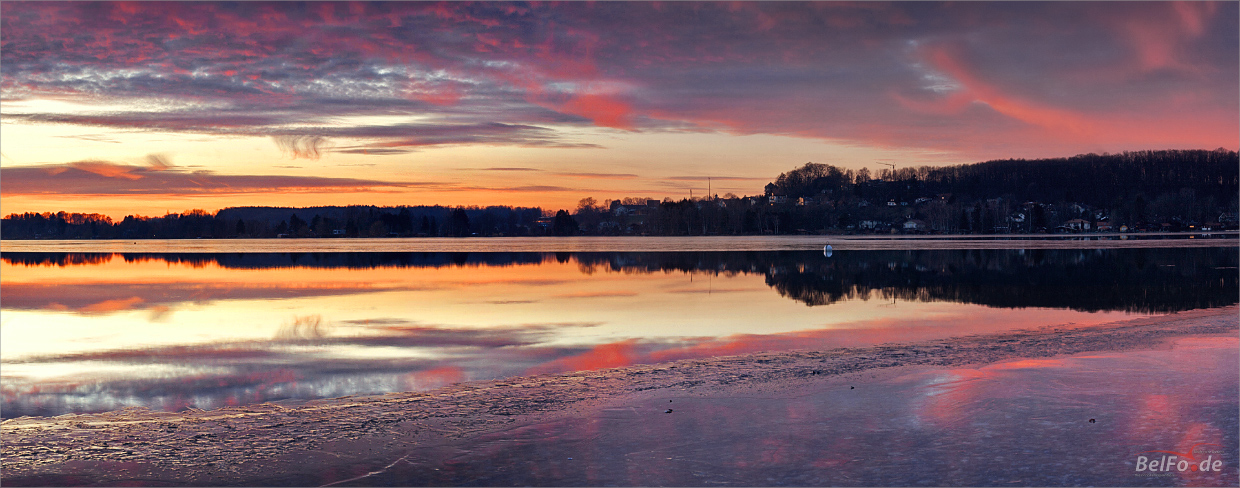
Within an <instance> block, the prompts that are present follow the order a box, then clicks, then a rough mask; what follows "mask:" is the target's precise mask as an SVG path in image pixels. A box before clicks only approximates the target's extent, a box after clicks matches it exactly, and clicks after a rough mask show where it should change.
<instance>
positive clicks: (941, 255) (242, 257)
mask: <svg viewBox="0 0 1240 488" xmlns="http://www.w3.org/2000/svg"><path fill="white" fill-rule="evenodd" d="M824 242H825V243H829V244H831V245H832V247H833V250H832V252H829V253H828V252H824V250H823V246H824ZM1236 246H1237V241H1236V239H1235V236H1234V235H1229V236H1224V237H1222V238H1220V237H1218V236H1194V238H1193V239H1187V238H1186V239H1177V240H1167V239H1149V238H1141V239H1137V238H1132V239H1123V240H1121V239H1119V238H1118V237H1114V238H1109V239H1108V240H1081V239H1074V240H1065V239H1062V238H1053V239H1038V240H1024V241H1022V240H1010V239H994V238H991V239H973V240H968V239H934V238H918V239H873V238H869V239H856V238H837V237H831V238H827V237H824V236H804V237H789V238H769V237H755V238H724V237H721V238H691V239H678V238H595V239H459V240H454V239H408V240H406V239H378V240H320V241H315V240H305V241H302V240H261V241H242V240H229V241H209V240H196V241H54V242H48V241H23V242H13V241H5V242H4V243H3V251H4V252H3V255H2V256H0V295H2V296H3V303H2V304H0V308H2V312H3V313H2V315H3V318H2V319H0V358H2V359H0V362H2V365H3V367H2V368H0V376H2V377H3V381H2V389H3V404H2V405H0V410H2V411H3V416H4V418H14V417H20V416H25V415H41V416H50V415H60V414H64V413H82V412H100V411H107V410H114V409H119V408H123V407H128V406H143V407H148V408H151V409H154V410H165V411H179V410H185V409H189V408H198V409H212V408H217V407H221V406H227V405H245V404H255V403H262V402H267V401H280V400H308V399H319V398H331V397H338V396H344V395H355V394H374V393H385V392H396V391H417V390H429V389H433V388H437V387H441V386H445V385H448V384H452V383H457V382H462V381H471V380H483V379H494V378H503V377H510V376H518V375H527V374H538V373H555V372H565V371H576V370H590V369H599V368H608V367H616V366H627V365H633V364H642V363H656V362H664V361H670V360H677V359H686V358H702V357H712V356H725V355H735V354H744V353H751V352H760V351H787V350H798V349H814V350H821V349H830V348H836V347H850V346H865V345H873V344H881V343H888V342H913V341H921V340H928V339H937V338H945V337H954V336H960V335H968V334H982V333H994V332H1002V331H1006V330H1013V329H1024V328H1036V327H1042V326H1046V325H1060V324H1073V325H1075V326H1079V327H1088V326H1090V325H1094V324H1102V323H1107V322H1114V321H1117V320H1124V319H1128V318H1137V317H1143V316H1150V315H1160V314H1168V313H1174V312H1178V311H1184V310H1190V309H1196V308H1208V307H1218V306H1225V305H1232V304H1235V303H1237V301H1238V297H1240V286H1238V284H1237V277H1238V275H1240V273H1238V271H1237V265H1238V263H1237V249H1236Z"/></svg>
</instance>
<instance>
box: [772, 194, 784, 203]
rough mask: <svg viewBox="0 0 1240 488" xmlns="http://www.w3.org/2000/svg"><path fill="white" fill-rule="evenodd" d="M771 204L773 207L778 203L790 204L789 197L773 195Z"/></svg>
mask: <svg viewBox="0 0 1240 488" xmlns="http://www.w3.org/2000/svg"><path fill="white" fill-rule="evenodd" d="M770 202H771V205H775V204H778V203H788V197H786V196H784V195H771V198H770Z"/></svg>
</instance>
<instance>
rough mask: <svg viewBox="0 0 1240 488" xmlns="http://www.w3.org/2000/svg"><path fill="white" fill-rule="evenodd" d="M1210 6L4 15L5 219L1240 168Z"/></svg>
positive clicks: (412, 7) (529, 200) (1236, 104)
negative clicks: (782, 178) (1022, 165)
mask: <svg viewBox="0 0 1240 488" xmlns="http://www.w3.org/2000/svg"><path fill="white" fill-rule="evenodd" d="M1237 7H1238V6H1237V4H1236V3H1234V2H1230V3H1215V2H1205V3H1197V2H1138V3H1116V2H1070V3H1063V2H1048V3H1018V4H1012V3H1006V2H993V3H974V2H969V3H964V4H944V3H928V2H909V3H894V4H887V3H882V4H880V3H865V2H862V3H837V2H818V3H779V2H753V3H745V2H741V3H728V4H723V3H694V2H691V3H667V4H664V3H644V2H642V3H627V2H604V3H598V4H594V3H567V4H535V5H530V4H524V3H511V2H494V3H481V4H466V3H349V2H324V3H310V4H291V3H261V2H253V3H251V2H243V3H230V4H223V3H213V2H193V3H144V2H139V3H110V2H81V3H79V2H63V3H43V2H6V3H5V6H4V10H3V12H2V15H0V27H2V28H0V61H2V62H3V64H4V66H5V69H4V71H3V73H0V111H2V112H3V117H0V133H2V135H3V139H4V140H5V145H4V150H3V153H2V154H0V156H2V157H0V172H2V173H3V177H0V181H2V182H3V183H2V184H0V197H2V198H0V207H2V208H0V214H3V215H8V214H10V213H23V212H46V211H51V212H55V211H62V210H63V211H68V212H85V213H102V214H105V215H109V216H111V217H113V218H114V219H119V218H122V217H124V216H125V215H130V214H134V215H162V214H164V213H166V212H173V213H179V212H184V211H188V210H190V209H196V208H201V209H205V210H208V211H215V210H218V209H220V208H225V207H235V206H251V205H270V206H292V207H306V206H317V205H380V206H394V205H448V206H457V205H478V206H488V205H512V206H530V207H542V208H544V209H549V210H554V209H560V208H564V209H572V208H574V207H575V206H576V203H577V201H578V200H580V199H582V198H586V197H593V198H596V199H597V200H598V201H599V202H600V203H601V202H602V201H603V200H605V199H618V198H623V197H649V198H657V199H662V198H665V197H672V198H676V199H679V198H684V197H688V196H689V195H690V192H692V193H693V195H694V196H703V195H704V194H705V192H706V188H707V183H706V178H708V177H709V178H711V180H710V182H711V183H710V189H711V192H712V193H714V194H719V195H723V194H726V193H735V194H738V195H747V194H748V195H753V194H760V193H761V192H762V187H763V186H764V185H765V184H766V183H767V182H769V181H772V180H773V179H774V178H775V177H776V176H778V175H779V174H780V173H782V172H786V171H788V170H790V169H793V168H795V167H797V166H800V165H802V164H804V163H805V162H807V161H813V162H816V163H827V164H833V165H836V166H841V167H845V168H849V169H860V168H862V167H869V168H870V169H871V170H877V169H880V168H881V167H882V166H879V165H878V163H880V162H893V163H895V164H898V165H900V166H901V167H909V166H922V165H932V166H943V165H954V164H965V163H974V162H979V161H984V160H988V159H1006V158H1026V159H1031V158H1042V157H1066V156H1072V155H1076V154H1083V153H1090V152H1095V153H1103V152H1113V153H1114V152H1122V151H1135V150H1147V149H1214V148H1217V147H1223V148H1226V149H1230V150H1237V149H1240V94H1237V92H1236V90H1235V87H1236V86H1238V85H1240V63H1238V62H1237V59H1238V58H1240V48H1238V46H1240V34H1238V31H1240V26H1238V24H1240V23H1238V22H1237V18H1238V17H1240V12H1238V10H1237Z"/></svg>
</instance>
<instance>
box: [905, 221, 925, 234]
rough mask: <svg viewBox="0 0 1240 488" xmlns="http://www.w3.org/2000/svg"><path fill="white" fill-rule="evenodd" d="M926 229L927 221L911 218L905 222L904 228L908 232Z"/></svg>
mask: <svg viewBox="0 0 1240 488" xmlns="http://www.w3.org/2000/svg"><path fill="white" fill-rule="evenodd" d="M926 229H927V227H926V223H925V222H923V221H921V220H917V219H911V220H908V221H905V222H904V230H905V231H907V232H924V231H926Z"/></svg>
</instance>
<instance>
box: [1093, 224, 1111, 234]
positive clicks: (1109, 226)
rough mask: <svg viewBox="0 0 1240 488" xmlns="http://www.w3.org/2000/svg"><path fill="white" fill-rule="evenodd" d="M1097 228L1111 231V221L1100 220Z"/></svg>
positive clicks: (1100, 230)
mask: <svg viewBox="0 0 1240 488" xmlns="http://www.w3.org/2000/svg"><path fill="white" fill-rule="evenodd" d="M1095 228H1096V229H1098V232H1111V223H1110V222H1098V224H1097V225H1096V226H1095Z"/></svg>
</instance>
